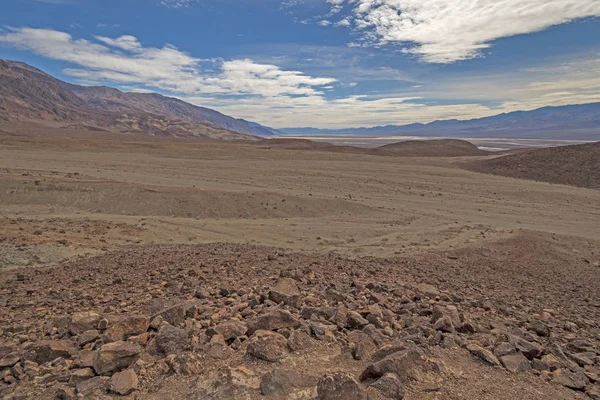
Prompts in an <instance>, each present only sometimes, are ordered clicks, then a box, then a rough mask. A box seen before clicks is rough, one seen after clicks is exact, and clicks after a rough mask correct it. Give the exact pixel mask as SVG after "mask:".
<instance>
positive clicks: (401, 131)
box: [279, 102, 600, 140]
mask: <svg viewBox="0 0 600 400" xmlns="http://www.w3.org/2000/svg"><path fill="white" fill-rule="evenodd" d="M279 131H280V132H282V133H283V134H284V135H320V134H321V135H325V134H328V135H344V134H346V135H408V136H448V137H460V136H463V137H498V138H526V137H536V138H549V139H550V138H555V139H558V138H564V139H566V138H572V139H597V140H600V102H598V103H585V104H573V105H567V106H547V107H542V108H538V109H535V110H531V111H513V112H509V113H501V114H497V115H492V116H489V117H482V118H475V119H470V120H457V119H449V120H436V121H432V122H430V123H427V124H423V123H412V124H407V125H385V126H375V127H370V128H342V129H318V128H281V129H279Z"/></svg>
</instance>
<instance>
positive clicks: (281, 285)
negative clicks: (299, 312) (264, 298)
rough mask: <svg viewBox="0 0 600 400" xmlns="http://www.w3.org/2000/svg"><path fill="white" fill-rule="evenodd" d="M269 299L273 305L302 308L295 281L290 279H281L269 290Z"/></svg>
mask: <svg viewBox="0 0 600 400" xmlns="http://www.w3.org/2000/svg"><path fill="white" fill-rule="evenodd" d="M269 299H270V300H272V301H274V302H275V303H284V304H285V305H288V306H290V307H294V308H300V307H301V306H302V298H301V297H300V291H299V289H298V285H296V281H295V280H293V279H291V278H281V279H279V281H278V282H277V283H276V284H275V286H273V287H272V288H271V291H270V292H269Z"/></svg>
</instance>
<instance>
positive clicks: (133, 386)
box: [110, 369, 139, 396]
mask: <svg viewBox="0 0 600 400" xmlns="http://www.w3.org/2000/svg"><path fill="white" fill-rule="evenodd" d="M138 383H139V382H138V376H137V374H136V373H135V371H133V370H131V369H126V370H125V371H121V372H117V373H115V374H113V376H112V379H111V385H110V390H111V391H113V392H115V393H117V394H120V395H123V396H125V395H128V394H129V393H131V392H133V391H134V390H137V388H138Z"/></svg>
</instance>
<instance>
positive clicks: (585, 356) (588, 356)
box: [571, 353, 596, 367]
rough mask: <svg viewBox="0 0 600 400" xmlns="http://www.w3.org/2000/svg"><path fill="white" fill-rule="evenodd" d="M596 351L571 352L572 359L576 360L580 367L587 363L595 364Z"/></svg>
mask: <svg viewBox="0 0 600 400" xmlns="http://www.w3.org/2000/svg"><path fill="white" fill-rule="evenodd" d="M595 356H596V355H595V354H594V353H576V354H571V359H572V360H573V361H575V362H576V363H577V364H578V365H579V366H580V367H585V366H587V365H594V361H593V359H594V358H595Z"/></svg>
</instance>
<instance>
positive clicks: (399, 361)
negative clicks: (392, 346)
mask: <svg viewBox="0 0 600 400" xmlns="http://www.w3.org/2000/svg"><path fill="white" fill-rule="evenodd" d="M421 361H422V356H421V352H420V350H418V349H417V348H413V349H410V350H402V351H398V352H396V353H393V354H390V355H389V356H387V357H385V358H384V359H382V360H380V361H377V362H375V363H373V364H371V365H369V366H368V367H367V368H366V369H365V370H364V371H363V373H362V374H361V375H360V380H361V381H365V380H367V379H377V378H380V377H382V376H383V375H385V374H387V373H393V374H395V375H396V376H398V377H399V378H400V379H401V380H406V379H407V378H408V376H409V374H410V372H411V371H412V370H413V369H414V368H415V367H416V366H417V365H419V364H420V363H421Z"/></svg>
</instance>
